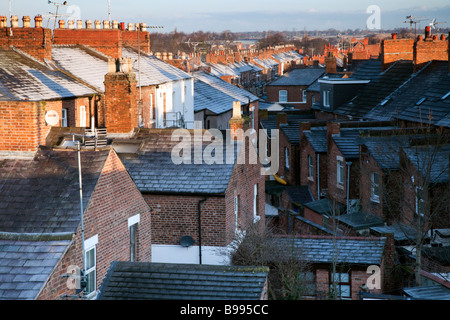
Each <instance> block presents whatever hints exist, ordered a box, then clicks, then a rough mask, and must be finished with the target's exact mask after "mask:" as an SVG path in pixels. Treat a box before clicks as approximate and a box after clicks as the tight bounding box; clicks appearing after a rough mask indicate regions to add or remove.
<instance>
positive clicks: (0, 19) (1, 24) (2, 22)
mask: <svg viewBox="0 0 450 320" xmlns="http://www.w3.org/2000/svg"><path fill="white" fill-rule="evenodd" d="M6 21H7V18H6V17H5V16H0V28H6V27H7V26H8V24H7V22H6Z"/></svg>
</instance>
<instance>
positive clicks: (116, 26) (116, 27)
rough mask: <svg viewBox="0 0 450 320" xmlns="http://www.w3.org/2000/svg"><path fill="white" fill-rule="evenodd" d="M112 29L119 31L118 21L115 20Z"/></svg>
mask: <svg viewBox="0 0 450 320" xmlns="http://www.w3.org/2000/svg"><path fill="white" fill-rule="evenodd" d="M112 28H113V29H119V22H118V21H117V20H113V22H112Z"/></svg>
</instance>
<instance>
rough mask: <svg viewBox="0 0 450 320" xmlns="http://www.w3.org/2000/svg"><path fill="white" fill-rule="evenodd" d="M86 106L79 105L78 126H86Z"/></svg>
mask: <svg viewBox="0 0 450 320" xmlns="http://www.w3.org/2000/svg"><path fill="white" fill-rule="evenodd" d="M86 118H87V116H86V106H80V127H86Z"/></svg>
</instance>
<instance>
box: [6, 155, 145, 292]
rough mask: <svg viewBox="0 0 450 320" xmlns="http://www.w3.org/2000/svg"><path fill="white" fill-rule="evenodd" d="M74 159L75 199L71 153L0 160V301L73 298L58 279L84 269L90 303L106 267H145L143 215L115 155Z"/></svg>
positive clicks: (71, 285)
mask: <svg viewBox="0 0 450 320" xmlns="http://www.w3.org/2000/svg"><path fill="white" fill-rule="evenodd" d="M80 155H81V160H80V163H81V171H82V199H80V187H79V174H78V161H77V151H76V150H73V149H67V148H49V147H41V148H39V150H38V151H37V153H36V154H35V157H34V158H32V159H9V160H8V159H4V160H1V164H2V165H1V166H0V186H1V187H0V188H1V193H0V203H1V204H2V205H1V206H0V238H1V240H0V247H1V252H2V253H3V254H2V255H1V258H0V270H1V271H0V278H1V279H2V281H1V282H2V289H0V292H1V296H2V298H6V299H12V300H15V299H39V300H41V299H42V300H55V299H56V300H58V299H62V298H64V297H65V296H66V295H69V296H71V295H76V291H75V289H76V288H75V285H76V284H77V283H76V280H75V279H74V278H68V277H62V276H64V275H75V272H76V270H80V269H83V265H85V274H86V276H87V289H86V290H87V291H86V295H85V297H87V298H89V299H90V298H93V297H95V295H96V291H97V289H98V288H99V286H100V284H101V282H102V281H103V278H104V277H105V275H106V272H107V271H108V268H109V265H110V263H111V262H112V261H113V260H120V261H130V260H131V261H150V259H151V231H150V221H151V217H150V209H149V206H148V205H147V203H146V202H145V200H144V199H143V197H142V195H141V193H140V192H139V190H138V189H137V188H136V185H135V184H134V182H133V181H132V180H131V178H130V176H129V175H128V173H127V171H126V169H125V167H124V166H123V164H122V163H121V161H120V159H119V158H118V156H117V154H116V153H115V151H114V150H113V149H112V148H110V147H107V148H102V149H98V150H96V151H94V150H92V149H91V150H87V149H85V148H82V150H81V151H80ZM81 200H82V204H83V210H82V212H83V224H81V216H80V211H81V206H80V203H81ZM83 241H84V242H83ZM83 251H84V254H83ZM78 274H79V273H78Z"/></svg>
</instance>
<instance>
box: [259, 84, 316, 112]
mask: <svg viewBox="0 0 450 320" xmlns="http://www.w3.org/2000/svg"><path fill="white" fill-rule="evenodd" d="M306 89H307V86H266V92H267V101H268V102H279V100H280V99H279V92H280V90H286V91H287V102H288V103H289V105H292V106H293V107H294V108H296V109H298V110H309V109H311V103H310V101H309V100H308V99H306V101H305V103H303V90H306Z"/></svg>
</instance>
